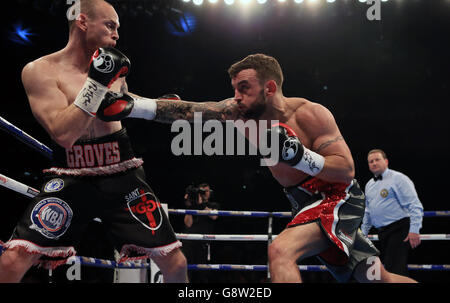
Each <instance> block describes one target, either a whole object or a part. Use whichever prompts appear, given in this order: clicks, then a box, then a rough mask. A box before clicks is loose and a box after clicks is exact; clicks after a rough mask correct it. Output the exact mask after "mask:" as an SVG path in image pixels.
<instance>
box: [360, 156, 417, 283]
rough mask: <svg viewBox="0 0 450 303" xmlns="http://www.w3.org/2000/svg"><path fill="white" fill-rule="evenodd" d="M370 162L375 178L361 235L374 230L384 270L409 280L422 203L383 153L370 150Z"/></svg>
mask: <svg viewBox="0 0 450 303" xmlns="http://www.w3.org/2000/svg"><path fill="white" fill-rule="evenodd" d="M367 161H368V164H369V170H370V171H371V172H372V173H373V175H374V177H373V178H372V179H370V180H369V182H367V184H366V187H365V194H366V210H365V214H364V218H363V222H362V225H361V229H362V232H363V233H364V234H365V235H367V234H368V233H369V230H370V229H371V227H372V226H373V227H375V228H376V229H377V230H378V238H379V241H380V252H381V256H380V258H381V261H382V262H383V264H384V266H385V268H386V269H387V270H388V271H390V272H392V273H396V274H399V275H405V276H407V275H408V254H409V249H410V248H413V249H414V248H416V247H417V246H418V245H419V244H420V234H419V231H420V228H421V227H422V217H423V206H422V203H421V202H420V200H419V197H418V196H417V192H416V189H415V187H414V183H413V182H412V181H411V179H409V178H408V176H406V175H405V174H403V173H401V172H398V171H395V170H393V169H389V168H388V159H387V157H386V153H385V152H384V151H382V150H381V149H373V150H371V151H370V152H369V153H368V155H367Z"/></svg>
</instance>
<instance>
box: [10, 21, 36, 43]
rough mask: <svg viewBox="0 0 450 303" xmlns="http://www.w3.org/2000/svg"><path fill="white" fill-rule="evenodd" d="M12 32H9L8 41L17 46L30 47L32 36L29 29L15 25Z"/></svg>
mask: <svg viewBox="0 0 450 303" xmlns="http://www.w3.org/2000/svg"><path fill="white" fill-rule="evenodd" d="M13 27H14V30H13V31H10V33H9V39H10V40H11V41H12V42H14V43H17V44H22V45H30V44H31V40H30V36H32V35H34V34H33V33H32V32H31V31H30V29H29V28H23V27H22V24H20V23H18V24H15V25H14V26H13Z"/></svg>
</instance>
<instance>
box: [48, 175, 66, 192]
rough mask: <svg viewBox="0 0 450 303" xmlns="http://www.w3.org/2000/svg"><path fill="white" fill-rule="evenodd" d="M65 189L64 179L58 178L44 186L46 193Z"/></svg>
mask: <svg viewBox="0 0 450 303" xmlns="http://www.w3.org/2000/svg"><path fill="white" fill-rule="evenodd" d="M63 187H64V181H63V180H62V179H59V178H56V179H52V180H50V181H48V182H47V184H45V186H44V191H45V192H46V193H52V192H56V191H60V190H61V189H62V188H63Z"/></svg>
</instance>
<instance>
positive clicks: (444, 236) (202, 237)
mask: <svg viewBox="0 0 450 303" xmlns="http://www.w3.org/2000/svg"><path fill="white" fill-rule="evenodd" d="M176 236H177V239H179V240H207V241H268V240H269V236H268V235H239V234H236V235H207V234H184V233H177V234H176ZM276 237H277V235H272V239H275V238H276ZM368 238H369V239H370V240H373V241H378V235H368ZM420 239H421V240H450V234H423V235H420Z"/></svg>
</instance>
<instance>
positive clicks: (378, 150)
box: [367, 148, 387, 159]
mask: <svg viewBox="0 0 450 303" xmlns="http://www.w3.org/2000/svg"><path fill="white" fill-rule="evenodd" d="M374 153H380V154H381V156H382V157H383V159H387V156H386V153H385V152H384V151H383V150H381V149H379V148H375V149H372V150H371V151H369V153H368V154H367V157H368V156H369V155H370V154H374Z"/></svg>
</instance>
